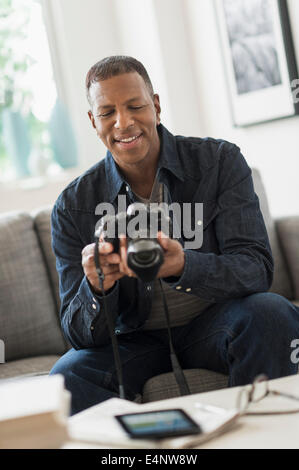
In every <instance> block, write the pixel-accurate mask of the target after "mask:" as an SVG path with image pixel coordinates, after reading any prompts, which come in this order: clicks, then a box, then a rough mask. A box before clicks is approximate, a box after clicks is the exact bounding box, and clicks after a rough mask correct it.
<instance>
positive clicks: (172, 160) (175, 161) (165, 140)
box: [105, 124, 184, 202]
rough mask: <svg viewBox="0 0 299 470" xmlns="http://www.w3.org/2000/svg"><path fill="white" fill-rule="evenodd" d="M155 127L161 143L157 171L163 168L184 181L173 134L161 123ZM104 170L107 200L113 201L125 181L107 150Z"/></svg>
mask: <svg viewBox="0 0 299 470" xmlns="http://www.w3.org/2000/svg"><path fill="white" fill-rule="evenodd" d="M157 129H158V133H159V137H160V143H161V147H160V157H159V162H158V169H157V172H158V173H159V172H160V170H161V169H162V168H165V169H167V170H169V171H170V172H171V173H173V174H174V175H175V176H176V177H177V178H179V179H180V180H181V181H184V175H183V170H182V166H181V162H180V159H179V155H178V151H177V146H176V139H175V137H174V135H172V134H171V133H170V132H169V131H168V130H167V129H166V127H164V126H163V125H162V124H159V125H158V127H157ZM105 170H106V176H107V182H108V186H107V199H108V201H109V202H113V201H114V200H115V199H116V197H117V196H118V194H119V193H120V191H121V189H122V187H123V185H125V184H127V183H126V181H125V179H124V177H123V176H122V174H121V172H120V171H119V169H118V166H117V164H116V163H115V161H114V158H113V156H112V154H111V152H110V151H109V150H108V151H107V154H106V160H105ZM159 179H160V178H159Z"/></svg>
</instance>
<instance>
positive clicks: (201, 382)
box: [142, 369, 228, 403]
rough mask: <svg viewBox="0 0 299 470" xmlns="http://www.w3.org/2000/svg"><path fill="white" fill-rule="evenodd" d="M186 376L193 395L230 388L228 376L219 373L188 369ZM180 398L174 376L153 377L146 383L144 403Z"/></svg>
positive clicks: (170, 373)
mask: <svg viewBox="0 0 299 470" xmlns="http://www.w3.org/2000/svg"><path fill="white" fill-rule="evenodd" d="M184 374H185V378H186V380H187V383H188V385H189V389H190V392H191V393H202V392H209V391H210V390H217V389H220V388H226V387H227V386H228V376H227V375H223V374H219V373H218V372H212V371H210V370H205V369H186V370H184ZM179 396H180V392H179V387H178V385H177V383H176V380H175V377H174V374H173V372H168V373H166V374H160V375H158V376H156V377H152V378H151V379H149V380H148V381H147V382H146V384H145V386H144V388H143V393H142V402H143V403H147V402H150V401H156V400H166V399H167V398H174V397H179Z"/></svg>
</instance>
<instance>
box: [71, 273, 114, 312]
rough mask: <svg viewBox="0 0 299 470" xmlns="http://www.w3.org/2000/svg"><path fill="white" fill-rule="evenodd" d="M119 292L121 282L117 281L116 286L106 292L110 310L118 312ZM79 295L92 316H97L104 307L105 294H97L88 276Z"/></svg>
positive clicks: (83, 281)
mask: <svg viewBox="0 0 299 470" xmlns="http://www.w3.org/2000/svg"><path fill="white" fill-rule="evenodd" d="M118 294H119V282H118V281H116V283H115V284H114V286H113V287H112V288H111V289H109V291H107V292H106V293H105V299H106V305H107V308H108V311H109V312H116V311H117V310H118V308H117V306H118ZM78 296H79V297H80V299H81V301H82V303H84V304H85V305H86V308H87V310H88V312H89V313H91V314H92V317H95V316H97V314H99V312H100V311H101V309H102V308H104V296H103V295H101V294H96V293H95V292H94V291H93V289H92V287H91V284H90V283H89V281H88V279H87V277H86V276H84V278H83V280H82V282H81V285H80V288H79V292H78Z"/></svg>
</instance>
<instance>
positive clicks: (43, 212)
mask: <svg viewBox="0 0 299 470" xmlns="http://www.w3.org/2000/svg"><path fill="white" fill-rule="evenodd" d="M51 212H52V207H47V208H43V209H39V210H37V211H35V212H34V213H32V216H33V218H34V228H35V231H36V233H37V236H38V239H39V242H40V246H41V250H42V253H43V255H44V258H45V262H46V266H47V270H48V275H49V279H50V284H51V287H52V292H53V296H54V301H55V303H56V308H57V315H58V318H59V310H60V296H59V279H58V274H57V271H56V258H55V255H54V253H53V250H52V245H51ZM59 321H60V320H59Z"/></svg>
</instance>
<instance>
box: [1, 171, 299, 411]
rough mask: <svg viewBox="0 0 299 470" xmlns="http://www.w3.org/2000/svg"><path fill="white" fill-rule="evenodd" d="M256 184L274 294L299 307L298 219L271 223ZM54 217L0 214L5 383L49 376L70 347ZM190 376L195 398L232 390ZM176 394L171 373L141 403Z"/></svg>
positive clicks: (210, 378)
mask: <svg viewBox="0 0 299 470" xmlns="http://www.w3.org/2000/svg"><path fill="white" fill-rule="evenodd" d="M253 179H254V185H255V191H256V193H257V194H258V196H259V198H260V205H261V209H262V212H263V215H264V219H265V223H266V226H267V230H268V234H269V238H270V243H271V247H272V251H273V255H274V260H275V274H274V281H273V285H272V287H271V291H272V292H276V293H278V294H280V295H283V296H285V297H286V298H288V299H289V300H291V301H292V302H293V303H295V304H296V305H299V215H297V216H293V217H284V218H280V219H279V220H275V221H274V220H272V218H271V216H270V213H269V208H268V204H267V200H266V196H265V191H264V188H263V184H262V181H261V178H260V174H259V172H258V171H256V170H253ZM50 213H51V208H50V207H49V208H44V209H41V210H37V211H35V212H34V213H30V214H29V213H24V212H14V213H5V214H0V260H1V261H0V339H2V340H4V343H5V361H6V362H5V363H3V364H0V379H7V378H12V377H19V376H30V375H39V374H47V373H48V372H49V370H50V369H51V367H52V365H53V364H54V363H55V362H56V361H57V359H58V358H59V357H60V355H61V354H63V353H64V352H66V351H67V349H68V348H69V345H68V344H67V343H66V341H65V339H64V338H63V335H62V332H61V329H60V322H59V303H60V301H59V291H58V276H57V273H56V268H55V257H54V255H53V253H52V250H51V235H50ZM185 373H186V377H187V380H188V382H189V385H190V389H191V392H192V393H200V392H204V391H209V390H213V389H219V388H224V387H226V386H227V380H228V377H227V376H225V375H222V374H218V373H215V372H211V371H207V370H201V369H190V370H187V371H185ZM0 384H1V380H0ZM177 395H178V388H177V385H176V383H175V380H174V377H173V374H172V373H168V374H163V375H159V376H157V377H153V378H152V379H150V380H149V381H148V382H147V383H146V384H145V387H144V390H143V396H142V398H141V399H142V401H143V402H147V401H153V400H158V399H163V398H170V397H173V396H177Z"/></svg>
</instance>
